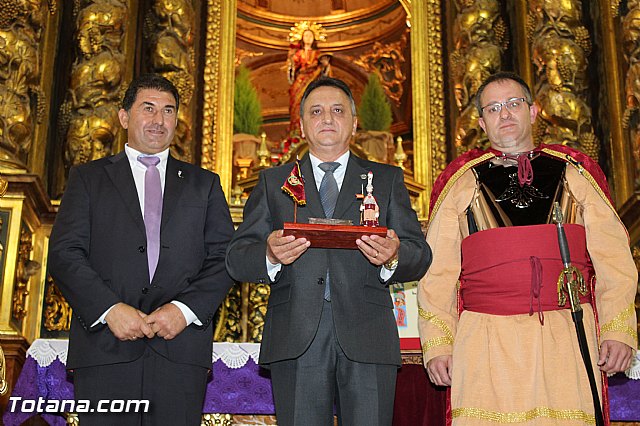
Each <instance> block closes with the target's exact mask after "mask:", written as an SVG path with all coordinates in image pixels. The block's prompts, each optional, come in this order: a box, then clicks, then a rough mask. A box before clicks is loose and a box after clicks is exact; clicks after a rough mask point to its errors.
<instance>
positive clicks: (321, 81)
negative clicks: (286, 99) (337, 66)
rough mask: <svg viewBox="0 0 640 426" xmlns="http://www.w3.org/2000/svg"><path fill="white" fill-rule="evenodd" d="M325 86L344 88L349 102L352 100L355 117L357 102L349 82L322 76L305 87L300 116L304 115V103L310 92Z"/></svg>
mask: <svg viewBox="0 0 640 426" xmlns="http://www.w3.org/2000/svg"><path fill="white" fill-rule="evenodd" d="M324 86H328V87H335V88H336V89H340V90H342V91H343V92H344V94H345V95H347V97H348V98H349V102H351V113H352V114H353V116H354V117H355V116H356V103H355V101H354V100H353V94H351V89H349V86H347V83H345V82H344V81H342V80H339V79H337V78H332V77H320V78H318V79H316V80H313V81H312V82H311V83H309V85H308V86H307V88H306V89H305V91H304V94H303V95H302V100H301V101H300V117H302V116H303V115H304V103H305V101H306V100H307V97H308V96H309V93H311V92H313V91H314V90H316V89H317V88H319V87H324Z"/></svg>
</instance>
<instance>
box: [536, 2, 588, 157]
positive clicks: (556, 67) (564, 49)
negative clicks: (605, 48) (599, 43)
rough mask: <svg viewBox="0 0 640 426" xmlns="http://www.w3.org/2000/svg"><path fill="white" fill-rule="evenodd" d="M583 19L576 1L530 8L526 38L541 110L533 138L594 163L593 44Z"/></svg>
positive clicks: (537, 100)
mask: <svg viewBox="0 0 640 426" xmlns="http://www.w3.org/2000/svg"><path fill="white" fill-rule="evenodd" d="M581 20H582V2H581V1H579V0H567V1H562V2H549V1H545V0H531V1H530V3H529V23H528V33H529V37H530V41H531V44H532V49H533V61H534V63H535V65H536V66H537V84H536V87H535V90H534V92H535V99H536V102H538V104H539V105H540V115H539V118H538V120H537V121H536V124H535V129H536V130H535V139H536V142H538V143H540V142H542V143H562V144H564V145H568V146H571V147H574V148H577V149H580V150H581V151H583V152H585V153H586V154H588V155H589V156H591V157H592V158H594V159H596V160H597V159H598V156H599V148H600V142H599V141H598V139H597V137H596V135H595V134H594V132H593V126H592V121H591V117H592V113H591V107H590V106H589V104H588V103H587V89H588V82H587V57H588V56H589V53H590V51H591V43H590V40H589V32H588V30H587V29H586V28H585V27H584V26H583V25H582V23H581Z"/></svg>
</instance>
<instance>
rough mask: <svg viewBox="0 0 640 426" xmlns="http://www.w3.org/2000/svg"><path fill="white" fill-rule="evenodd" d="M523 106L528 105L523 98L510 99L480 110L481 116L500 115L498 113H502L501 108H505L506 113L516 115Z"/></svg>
mask: <svg viewBox="0 0 640 426" xmlns="http://www.w3.org/2000/svg"><path fill="white" fill-rule="evenodd" d="M525 104H526V105H529V103H528V102H527V100H526V99H525V98H511V99H508V100H506V101H504V102H496V103H495V104H489V105H485V106H483V107H482V108H481V110H482V113H483V114H487V115H490V116H495V115H498V114H500V111H502V106H506V107H507V111H509V112H511V113H516V112H518V111H519V110H520V108H522V106H523V105H525Z"/></svg>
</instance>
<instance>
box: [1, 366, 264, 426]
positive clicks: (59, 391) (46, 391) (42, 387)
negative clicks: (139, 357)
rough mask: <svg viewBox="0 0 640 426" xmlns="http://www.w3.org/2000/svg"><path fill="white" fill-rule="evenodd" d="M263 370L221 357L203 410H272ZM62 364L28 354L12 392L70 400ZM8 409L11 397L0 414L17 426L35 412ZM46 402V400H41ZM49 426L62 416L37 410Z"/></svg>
mask: <svg viewBox="0 0 640 426" xmlns="http://www.w3.org/2000/svg"><path fill="white" fill-rule="evenodd" d="M265 372H266V370H261V369H260V367H259V366H258V365H256V363H255V362H253V360H252V359H249V360H248V361H247V362H246V364H245V365H244V366H242V367H241V368H229V367H227V366H226V365H225V364H224V362H223V361H222V360H218V361H216V362H215V363H214V364H213V380H211V381H210V382H209V383H208V384H207V393H206V395H205V399H204V407H203V409H202V412H203V413H232V414H274V413H275V410H274V407H273V396H272V394H271V381H270V379H269V377H268V373H267V375H265ZM69 379H70V378H69V377H68V376H67V371H66V370H65V366H64V364H63V363H61V362H60V360H58V359H56V360H54V361H53V362H52V363H51V364H50V365H49V366H47V367H41V366H39V365H38V363H37V362H36V360H35V359H33V358H31V357H29V356H28V357H27V359H26V361H25V363H24V366H23V367H22V372H21V373H20V377H18V382H17V383H16V386H15V388H14V389H13V393H12V394H11V395H12V396H19V397H21V398H22V399H30V400H36V401H37V400H38V398H39V397H41V398H43V399H45V400H48V401H50V400H63V399H64V400H72V399H73V384H72V382H70V381H69ZM20 406H21V405H20V401H18V402H17V403H16V407H17V408H18V410H16V412H11V411H10V408H11V401H10V402H9V405H8V406H7V410H6V412H5V413H4V415H3V418H2V419H3V421H4V424H5V425H6V426H19V425H20V424H22V423H23V422H24V421H25V420H27V419H29V418H30V417H32V416H35V415H36V414H37V413H35V412H34V411H32V412H26V413H24V412H21V411H19V409H20ZM43 406H45V404H43ZM39 414H40V415H41V416H42V418H43V419H44V420H46V421H47V422H48V423H49V424H50V425H51V426H65V425H66V422H65V420H64V418H63V417H62V416H59V415H56V414H52V413H39Z"/></svg>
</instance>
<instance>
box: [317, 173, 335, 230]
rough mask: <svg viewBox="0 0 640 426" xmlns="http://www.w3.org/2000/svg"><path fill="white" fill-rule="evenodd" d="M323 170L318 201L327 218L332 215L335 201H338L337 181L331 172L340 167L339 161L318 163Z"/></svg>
mask: <svg viewBox="0 0 640 426" xmlns="http://www.w3.org/2000/svg"><path fill="white" fill-rule="evenodd" d="M318 167H320V169H321V170H322V171H324V176H323V177H322V182H320V189H319V190H318V192H319V193H320V202H321V203H322V208H323V209H324V214H325V216H326V217H327V218H331V217H333V211H334V210H335V209H336V201H338V192H339V191H338V182H336V178H335V176H333V172H335V171H336V169H337V168H338V167H340V163H336V162H332V163H320V165H319V166H318Z"/></svg>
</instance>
